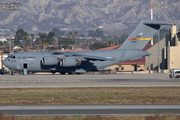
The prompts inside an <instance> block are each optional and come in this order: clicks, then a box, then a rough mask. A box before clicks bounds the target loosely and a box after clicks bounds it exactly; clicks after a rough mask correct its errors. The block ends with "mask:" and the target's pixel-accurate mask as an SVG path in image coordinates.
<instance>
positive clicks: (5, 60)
mask: <svg viewBox="0 0 180 120" xmlns="http://www.w3.org/2000/svg"><path fill="white" fill-rule="evenodd" d="M7 61H8V60H7V58H6V59H4V61H3V65H4V66H6V67H8V64H7Z"/></svg>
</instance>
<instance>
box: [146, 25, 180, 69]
mask: <svg viewBox="0 0 180 120" xmlns="http://www.w3.org/2000/svg"><path fill="white" fill-rule="evenodd" d="M178 34H179V33H178V31H177V25H172V26H171V28H170V29H169V35H167V36H165V38H163V39H162V40H161V41H160V42H159V59H158V44H155V45H154V46H152V47H151V48H149V49H148V50H147V52H151V53H152V54H151V55H149V56H146V58H145V69H146V70H158V60H159V63H160V69H161V70H164V69H180V41H179V38H178V36H177V35H178Z"/></svg>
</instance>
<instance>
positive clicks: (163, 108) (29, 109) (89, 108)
mask: <svg viewBox="0 0 180 120" xmlns="http://www.w3.org/2000/svg"><path fill="white" fill-rule="evenodd" d="M0 113H8V114H11V115H15V116H24V115H28V116H41V115H43V114H47V115H58V116H59V115H60V116H69V115H70V116H74V115H87V114H91V115H110V114H113V115H131V114H164V113H172V114H180V105H67V106H0Z"/></svg>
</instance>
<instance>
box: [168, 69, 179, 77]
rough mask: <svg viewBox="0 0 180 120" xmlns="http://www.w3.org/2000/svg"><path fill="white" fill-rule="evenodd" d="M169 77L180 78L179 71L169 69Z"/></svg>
mask: <svg viewBox="0 0 180 120" xmlns="http://www.w3.org/2000/svg"><path fill="white" fill-rule="evenodd" d="M169 77H170V78H178V77H180V70H179V69H170V70H169Z"/></svg>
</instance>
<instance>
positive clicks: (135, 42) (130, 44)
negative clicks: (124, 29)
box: [118, 20, 171, 49]
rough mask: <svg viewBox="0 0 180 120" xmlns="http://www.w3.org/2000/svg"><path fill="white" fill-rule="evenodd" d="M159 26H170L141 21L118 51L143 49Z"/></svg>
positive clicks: (156, 22)
mask: <svg viewBox="0 0 180 120" xmlns="http://www.w3.org/2000/svg"><path fill="white" fill-rule="evenodd" d="M161 25H171V24H167V23H165V22H162V21H154V20H141V22H140V23H139V24H138V26H137V27H136V28H135V30H134V31H133V32H132V33H131V34H130V36H129V37H128V38H127V39H126V40H125V42H124V43H123V44H122V45H121V46H120V47H119V48H118V49H143V48H144V47H145V46H146V44H147V43H148V42H149V40H151V38H152V37H153V36H154V35H155V33H156V32H157V30H159V29H160V27H161Z"/></svg>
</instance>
